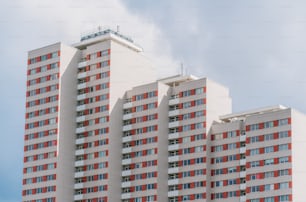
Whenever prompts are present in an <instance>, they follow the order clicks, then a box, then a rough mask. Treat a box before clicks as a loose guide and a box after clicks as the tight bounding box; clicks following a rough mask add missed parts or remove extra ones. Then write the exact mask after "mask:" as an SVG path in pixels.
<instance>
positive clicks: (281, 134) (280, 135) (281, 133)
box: [278, 131, 289, 138]
mask: <svg viewBox="0 0 306 202" xmlns="http://www.w3.org/2000/svg"><path fill="white" fill-rule="evenodd" d="M286 137H289V132H288V131H281V132H279V133H278V138H286Z"/></svg>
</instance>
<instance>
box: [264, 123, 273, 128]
mask: <svg viewBox="0 0 306 202" xmlns="http://www.w3.org/2000/svg"><path fill="white" fill-rule="evenodd" d="M273 127H274V122H273V121H268V122H265V123H264V128H273Z"/></svg>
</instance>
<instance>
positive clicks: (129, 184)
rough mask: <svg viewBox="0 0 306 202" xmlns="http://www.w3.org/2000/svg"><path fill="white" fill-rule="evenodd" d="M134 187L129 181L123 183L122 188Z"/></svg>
mask: <svg viewBox="0 0 306 202" xmlns="http://www.w3.org/2000/svg"><path fill="white" fill-rule="evenodd" d="M131 185H132V183H131V182H130V181H129V182H122V183H121V187H122V188H125V187H130V186H131Z"/></svg>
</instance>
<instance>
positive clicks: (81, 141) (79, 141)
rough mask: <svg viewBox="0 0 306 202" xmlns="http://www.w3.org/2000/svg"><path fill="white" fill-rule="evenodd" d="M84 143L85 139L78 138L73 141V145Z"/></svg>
mask: <svg viewBox="0 0 306 202" xmlns="http://www.w3.org/2000/svg"><path fill="white" fill-rule="evenodd" d="M84 142H85V138H79V139H76V140H75V144H83V143H84Z"/></svg>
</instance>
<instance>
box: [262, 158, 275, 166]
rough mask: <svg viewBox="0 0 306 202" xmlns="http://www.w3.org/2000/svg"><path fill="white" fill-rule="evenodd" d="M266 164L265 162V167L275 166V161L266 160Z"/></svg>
mask: <svg viewBox="0 0 306 202" xmlns="http://www.w3.org/2000/svg"><path fill="white" fill-rule="evenodd" d="M264 162H265V165H273V164H274V159H266V160H265V161H264Z"/></svg>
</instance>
